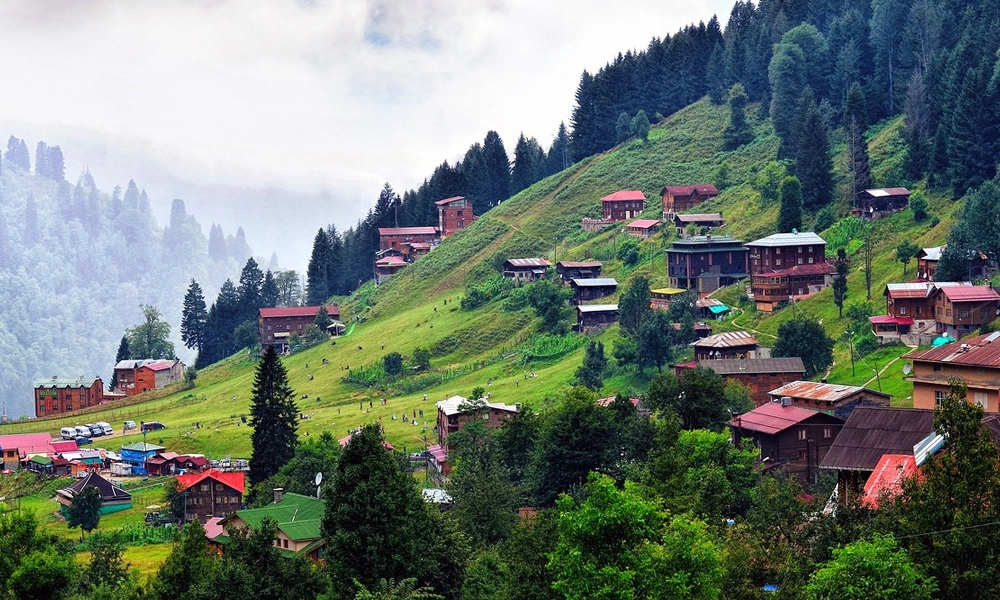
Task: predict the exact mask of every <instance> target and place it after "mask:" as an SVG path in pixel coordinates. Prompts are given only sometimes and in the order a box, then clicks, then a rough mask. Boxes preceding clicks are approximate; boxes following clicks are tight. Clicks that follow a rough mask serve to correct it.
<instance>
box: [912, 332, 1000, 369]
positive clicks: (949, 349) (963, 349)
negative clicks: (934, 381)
mask: <svg viewBox="0 0 1000 600" xmlns="http://www.w3.org/2000/svg"><path fill="white" fill-rule="evenodd" d="M998 339H1000V331H994V332H993V333H987V334H984V335H980V336H976V337H974V338H972V339H970V340H966V341H965V342H963V343H961V344H946V345H944V346H938V347H937V348H930V349H927V350H920V351H918V352H911V353H909V354H906V355H904V356H903V358H904V359H908V360H914V361H927V362H943V363H954V364H959V365H976V366H981V367H1000V343H996V342H997V340H998ZM994 343H996V345H993V344H994Z"/></svg>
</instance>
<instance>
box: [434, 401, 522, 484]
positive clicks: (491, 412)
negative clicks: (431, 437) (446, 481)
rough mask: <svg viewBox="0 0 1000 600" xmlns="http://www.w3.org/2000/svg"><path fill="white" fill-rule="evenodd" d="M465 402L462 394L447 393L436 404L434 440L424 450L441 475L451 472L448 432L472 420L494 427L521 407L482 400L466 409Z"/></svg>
mask: <svg viewBox="0 0 1000 600" xmlns="http://www.w3.org/2000/svg"><path fill="white" fill-rule="evenodd" d="M467 402H468V399H466V398H465V397H463V396H451V397H450V398H447V399H445V400H442V401H440V402H438V403H437V404H436V406H437V424H436V425H435V427H434V430H435V431H436V432H437V436H438V443H437V444H436V447H432V448H429V449H428V450H429V451H430V452H431V458H432V463H433V465H434V466H435V467H436V468H437V469H438V471H439V472H441V473H442V474H443V475H448V474H449V473H450V472H451V464H450V463H449V462H448V453H449V451H450V450H452V449H453V447H454V445H453V444H452V443H451V442H449V441H448V437H449V436H451V435H453V434H455V433H458V432H459V431H461V430H462V429H463V428H464V427H465V426H466V425H468V424H469V423H471V422H473V421H476V422H480V421H481V422H482V423H483V424H484V425H485V426H486V428H487V429H498V428H500V427H501V426H503V424H504V423H506V422H507V421H509V420H511V419H513V418H514V417H516V416H517V414H518V412H519V411H520V409H521V407H520V405H510V404H504V403H502V402H486V403H485V404H484V405H483V407H482V408H481V409H479V410H466V408H467V407H466V406H465V405H466V404H467Z"/></svg>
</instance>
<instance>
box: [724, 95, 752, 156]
mask: <svg viewBox="0 0 1000 600" xmlns="http://www.w3.org/2000/svg"><path fill="white" fill-rule="evenodd" d="M746 106H747V92H746V89H745V88H744V87H743V85H742V84H740V83H735V84H733V87H731V88H729V125H727V126H726V128H725V129H724V130H723V132H722V139H723V141H724V143H725V145H726V148H728V149H729V150H735V149H737V148H739V147H740V146H742V145H744V144H749V143H750V142H751V141H753V129H752V128H751V127H750V124H749V123H747V116H746Z"/></svg>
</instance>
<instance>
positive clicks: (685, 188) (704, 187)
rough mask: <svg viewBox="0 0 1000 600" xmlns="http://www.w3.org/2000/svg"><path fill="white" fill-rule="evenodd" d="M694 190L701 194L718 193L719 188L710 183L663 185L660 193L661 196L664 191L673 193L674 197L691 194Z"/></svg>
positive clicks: (714, 194) (713, 194)
mask: <svg viewBox="0 0 1000 600" xmlns="http://www.w3.org/2000/svg"><path fill="white" fill-rule="evenodd" d="M696 191H697V192H698V193H699V194H700V195H702V196H718V195H719V190H717V189H716V188H715V186H714V185H712V184H711V183H699V184H696V185H668V186H664V188H663V189H662V190H660V195H661V196H662V195H663V194H664V193H665V192H670V193H671V194H673V195H674V197H677V196H693V195H694V193H695V192H696Z"/></svg>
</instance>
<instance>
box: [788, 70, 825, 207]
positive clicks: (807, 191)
mask: <svg viewBox="0 0 1000 600" xmlns="http://www.w3.org/2000/svg"><path fill="white" fill-rule="evenodd" d="M795 132H796V135H795V136H794V141H793V152H792V158H794V159H795V165H794V167H795V168H794V170H793V173H794V175H795V176H796V177H798V179H799V182H801V184H802V207H803V208H804V209H805V210H808V211H814V210H817V209H820V208H822V207H824V206H826V205H827V204H829V203H830V202H831V201H832V200H833V164H832V159H831V158H830V140H829V136H828V134H827V130H826V124H825V123H824V122H823V116H822V115H821V114H820V112H819V106H818V105H817V104H816V98H815V96H813V92H812V90H811V89H810V88H806V89H805V91H803V92H802V96H801V98H800V99H799V107H798V111H797V114H796V119H795Z"/></svg>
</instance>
